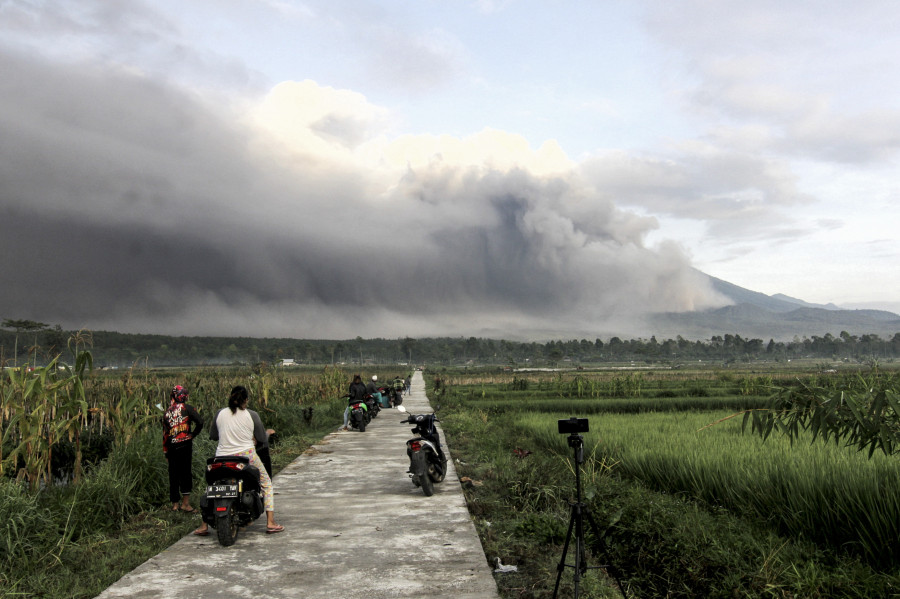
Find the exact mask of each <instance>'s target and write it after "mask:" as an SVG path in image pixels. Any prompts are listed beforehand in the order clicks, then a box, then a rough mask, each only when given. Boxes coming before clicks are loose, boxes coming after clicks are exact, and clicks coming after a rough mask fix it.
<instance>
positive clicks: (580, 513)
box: [553, 433, 625, 599]
mask: <svg viewBox="0 0 900 599" xmlns="http://www.w3.org/2000/svg"><path fill="white" fill-rule="evenodd" d="M568 442H569V447H571V448H572V449H574V450H575V493H576V495H575V501H574V502H569V505H571V506H572V514H571V516H569V532H567V533H566V544H565V545H564V546H563V552H562V558H560V560H559V565H558V566H557V567H556V586H554V587H553V599H556V593H557V592H558V591H559V581H560V579H561V578H562V574H563V571H564V570H565V569H566V567H569V568H573V569H574V570H575V574H574V577H573V582H574V584H575V594H574V595H573V597H574V598H575V599H578V593H579V585H580V583H581V578H582V577H583V576H584V575H585V574H587V571H588V570H596V569H600V568H608V567H609V566H588V565H587V558H586V557H585V546H584V518H585V517H587V520H588V522H589V523H590V525H591V528H592V529H593V531H594V535H595V536H596V537H597V539H602V538H603V535H602V534H600V529H599V527H598V526H597V523H596V522H594V517H593V516H592V515H591V510H590V508H588V506H586V505H585V504H584V502H583V501H581V465H582V464H583V463H584V438H583V437H582V436H581V435H579V434H576V433H572V434H570V435H569V437H568ZM573 530H574V531H575V563H573V564H567V563H566V554H567V553H568V552H569V543H570V542H571V540H572V531H573ZM616 583H619V581H618V580H616ZM619 590H620V591H621V592H622V596H623V597H624V596H625V594H624V591H622V585H621V584H619Z"/></svg>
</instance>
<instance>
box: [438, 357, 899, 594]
mask: <svg viewBox="0 0 900 599" xmlns="http://www.w3.org/2000/svg"><path fill="white" fill-rule="evenodd" d="M428 378H429V383H430V385H429V387H430V388H429V396H430V398H431V401H432V403H433V404H438V403H439V404H440V405H441V420H442V425H443V428H444V431H445V432H446V435H447V439H448V444H449V445H450V448H451V452H452V455H453V457H454V458H455V459H456V460H458V461H457V462H456V467H457V471H458V474H459V475H460V477H461V478H462V480H463V488H464V491H465V493H466V497H467V501H468V504H469V509H470V511H471V513H472V514H473V517H474V519H475V523H476V528H477V529H478V531H479V534H480V535H481V539H482V544H483V546H484V549H485V554H486V558H487V559H488V561H490V562H491V563H493V562H494V560H495V559H496V558H498V557H499V558H500V559H501V561H502V563H503V564H513V565H516V566H517V567H518V571H517V572H515V573H504V574H497V575H496V578H497V581H498V584H499V586H500V589H501V594H502V596H503V597H507V598H512V597H516V598H520V597H521V598H524V597H550V596H551V594H552V591H553V586H554V583H555V581H556V577H557V565H558V563H559V560H560V556H561V555H562V551H563V543H564V541H565V538H566V533H567V525H568V520H569V516H570V507H569V503H568V501H569V500H571V499H572V498H573V497H574V494H575V476H574V465H573V464H574V460H573V450H572V449H571V448H570V447H569V445H568V443H567V436H566V435H561V434H559V433H558V432H557V421H558V420H560V419H567V418H570V417H572V416H577V417H579V418H588V419H589V422H590V431H589V432H587V433H584V434H583V435H582V436H583V439H584V451H585V463H584V465H583V467H582V482H583V487H584V501H585V502H586V503H587V505H588V506H589V509H590V510H591V512H592V514H593V517H594V520H595V522H596V523H597V525H598V528H599V529H600V530H599V531H597V532H599V535H598V534H595V531H594V530H593V529H592V527H590V526H588V527H587V530H586V539H587V542H588V545H589V547H590V548H591V550H592V553H591V556H590V558H589V560H588V562H589V565H605V566H606V568H605V570H604V571H600V570H589V571H588V574H587V576H586V578H585V579H584V580H583V581H582V589H581V590H582V596H584V597H621V596H622V592H620V591H619V590H618V589H617V587H616V584H615V582H614V580H615V579H617V580H619V581H620V582H621V589H622V591H624V594H625V595H626V596H628V597H785V598H787V597H860V598H862V597H891V596H900V550H898V548H897V544H896V539H897V538H898V533H900V476H898V475H900V462H898V461H897V460H898V458H897V456H896V455H895V451H896V447H897V446H896V445H892V444H891V443H890V440H891V439H893V435H894V434H896V430H897V427H896V422H895V421H896V418H897V414H896V413H895V412H894V410H893V407H891V405H890V402H889V401H888V400H887V399H886V398H896V394H897V392H898V390H900V385H898V379H897V376H896V373H894V372H891V371H884V370H883V369H876V370H870V369H864V370H862V371H854V372H851V371H842V372H828V373H823V372H822V368H819V367H815V366H813V367H811V368H805V369H804V368H796V367H795V368H794V369H793V370H785V369H778V370H775V371H772V372H765V371H762V370H761V369H760V368H759V366H758V365H756V366H754V371H750V370H744V371H741V370H736V369H733V368H732V369H727V370H725V369H720V368H719V369H706V370H699V369H698V370H695V371H693V372H691V373H687V374H677V373H674V372H672V371H658V372H657V371H652V370H651V371H647V372H643V373H641V374H636V373H629V372H627V371H611V370H604V371H600V370H595V371H591V370H589V369H585V370H580V371H575V370H573V371H569V372H555V373H547V372H544V373H536V372H533V373H499V372H477V371H474V370H472V369H468V370H456V371H454V370H449V369H448V370H443V369H440V370H437V371H434V372H429V373H428ZM810 397H818V398H819V399H821V400H822V401H819V400H815V399H810ZM835 397H839V398H841V397H842V398H843V399H844V402H843V405H844V406H847V405H853V406H855V408H854V409H849V410H843V411H842V409H837V408H835V407H834V404H833V403H832V404H831V405H830V407H827V409H823V408H822V407H821V406H822V402H825V404H826V406H828V400H829V399H833V398H835ZM878 397H881V398H882V399H883V401H882V402H881V405H882V407H878V406H877V405H876V406H875V408H874V409H875V410H876V411H879V422H881V423H882V425H883V427H882V430H881V432H878V431H877V430H876V427H874V425H873V422H874V417H867V416H866V415H865V414H870V415H871V414H872V413H873V410H872V406H873V403H877V402H875V401H874V399H875V398H878ZM791 398H792V400H791ZM801 398H806V399H805V401H801ZM885 404H887V407H884V405H885ZM798 406H807V407H809V408H810V409H807V410H805V411H804V409H799V408H798ZM817 406H818V407H817ZM854 413H855V414H856V415H857V416H854ZM745 416H746V417H745ZM829 417H830V420H829V419H828V418H829ZM841 423H843V424H841ZM860 423H863V424H860ZM841 431H843V433H841ZM853 431H857V432H856V433H854V432H853ZM860 431H862V432H860ZM757 433H758V434H757ZM785 433H788V434H785ZM826 433H830V434H826ZM879 438H880V439H888V441H889V442H888V443H887V444H883V445H879V444H878V442H877V439H879ZM873 447H874V448H875V450H874V451H870V449H872V448H873ZM861 448H862V451H861V450H860V449H861ZM567 561H568V563H571V562H572V551H571V549H570V551H569V555H568V560H567ZM572 574H573V573H572V568H565V571H564V573H563V576H562V587H561V591H560V596H571V591H572V588H571V584H572Z"/></svg>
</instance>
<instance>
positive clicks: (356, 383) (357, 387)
mask: <svg viewBox="0 0 900 599" xmlns="http://www.w3.org/2000/svg"><path fill="white" fill-rule="evenodd" d="M366 392H367V391H366V386H365V385H364V384H363V382H362V377H361V376H359V375H358V374H355V375H353V382H351V383H350V389H349V393H350V400H349V401H348V402H347V408H346V409H345V410H344V426H343V430H345V431H349V430H350V427H349V426H347V424H348V423H349V422H350V406H351V405H352V404H355V403H357V402H360V403H365V402H366Z"/></svg>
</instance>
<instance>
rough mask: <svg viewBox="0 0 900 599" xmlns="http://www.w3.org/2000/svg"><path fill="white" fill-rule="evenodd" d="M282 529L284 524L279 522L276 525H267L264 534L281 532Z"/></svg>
mask: <svg viewBox="0 0 900 599" xmlns="http://www.w3.org/2000/svg"><path fill="white" fill-rule="evenodd" d="M283 530H284V526H282V525H281V524H279V525H278V526H267V527H266V534H267V535H273V534H275V533H276V532H281V531H283Z"/></svg>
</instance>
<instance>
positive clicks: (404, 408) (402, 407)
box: [397, 405, 406, 412]
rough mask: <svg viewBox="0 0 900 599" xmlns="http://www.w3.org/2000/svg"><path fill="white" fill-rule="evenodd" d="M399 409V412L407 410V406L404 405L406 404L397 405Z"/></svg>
mask: <svg viewBox="0 0 900 599" xmlns="http://www.w3.org/2000/svg"><path fill="white" fill-rule="evenodd" d="M397 411H398V412H405V411H406V406H404V405H400V406H397Z"/></svg>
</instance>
